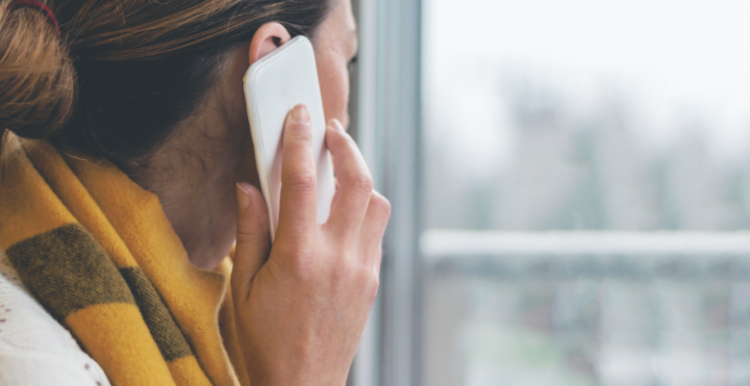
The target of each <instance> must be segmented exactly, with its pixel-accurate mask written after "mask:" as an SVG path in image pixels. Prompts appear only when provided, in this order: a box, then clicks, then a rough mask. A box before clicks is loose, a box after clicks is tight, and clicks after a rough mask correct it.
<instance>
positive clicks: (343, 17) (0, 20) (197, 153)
mask: <svg viewBox="0 0 750 386" xmlns="http://www.w3.org/2000/svg"><path fill="white" fill-rule="evenodd" d="M43 2H44V3H46V4H47V5H48V6H49V7H50V8H51V9H52V10H53V11H54V13H55V15H56V17H57V20H58V21H59V23H60V28H61V30H62V34H61V36H60V37H58V36H56V33H55V31H54V28H53V27H52V26H51V24H50V23H49V19H48V18H47V15H46V14H44V13H42V12H40V11H39V10H38V9H34V8H28V7H25V8H16V9H9V8H8V5H9V4H10V3H11V1H10V0H0V90H2V91H1V92H0V133H2V134H3V135H4V133H5V129H9V130H11V131H13V132H15V133H16V134H17V135H18V136H21V137H26V138H48V139H49V140H50V141H51V142H53V143H54V144H55V145H56V146H58V147H59V148H62V149H65V150H66V151H73V152H76V153H80V154H82V155H85V156H90V157H94V158H106V159H108V160H110V161H111V162H113V163H114V164H115V165H117V166H118V167H120V168H121V169H122V170H123V171H125V172H126V173H128V174H129V175H131V177H132V178H133V179H134V180H135V181H136V182H138V183H139V184H140V185H142V186H144V187H145V188H147V189H150V190H151V191H153V192H155V193H156V194H157V195H158V196H159V198H160V200H161V201H162V205H163V206H164V210H165V212H166V214H167V216H168V217H169V218H170V221H171V222H172V225H173V227H174V228H175V230H176V231H177V233H178V235H179V236H180V237H181V239H182V240H183V243H185V246H186V248H187V249H188V252H189V253H191V259H193V257H195V256H197V257H196V259H195V260H194V262H196V263H197V264H198V265H199V266H204V267H210V266H213V265H215V264H216V262H217V258H218V257H220V256H219V255H221V254H222V253H225V252H226V251H227V250H228V248H229V247H230V246H231V243H232V241H233V237H234V230H235V226H236V224H235V220H234V219H235V213H236V201H235V199H234V182H236V181H249V182H253V183H257V172H256V171H255V165H254V157H253V152H252V143H251V142H250V137H249V130H248V123H247V117H246V113H245V110H244V99H243V95H242V85H241V80H242V75H243V74H244V71H245V70H246V69H247V67H248V66H249V65H250V63H252V62H254V61H255V60H258V59H259V58H261V57H262V56H263V55H265V54H267V53H268V52H270V51H271V50H273V49H274V48H275V47H277V46H278V45H280V44H283V43H285V42H286V41H287V40H288V39H289V38H291V37H293V36H296V35H299V34H305V35H308V36H310V37H311V39H312V41H313V45H314V47H315V51H316V59H317V62H318V74H319V77H320V81H321V89H322V92H323V99H324V108H325V112H326V117H327V118H328V119H331V118H338V119H339V120H341V121H342V122H346V120H347V115H346V104H347V101H348V74H347V71H346V69H347V62H348V61H349V60H350V59H351V57H352V56H353V55H354V53H355V51H356V36H355V33H354V21H353V17H352V16H351V6H350V0H165V1H150V0H109V1H102V0H57V1H54V2H53V1H43Z"/></svg>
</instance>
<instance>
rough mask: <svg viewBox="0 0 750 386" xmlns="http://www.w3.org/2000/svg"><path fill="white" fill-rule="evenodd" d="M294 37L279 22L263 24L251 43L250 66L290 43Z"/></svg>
mask: <svg viewBox="0 0 750 386" xmlns="http://www.w3.org/2000/svg"><path fill="white" fill-rule="evenodd" d="M291 38H292V36H291V35H290V34H289V31H287V30H286V28H284V26H283V25H281V24H280V23H277V22H270V23H266V24H263V25H262V26H261V27H260V28H258V30H257V31H255V35H253V40H251V41H250V64H253V63H255V62H256V61H258V60H260V59H261V58H262V57H264V56H266V55H268V54H270V53H271V52H272V51H273V50H275V49H277V48H279V47H281V46H282V45H283V44H284V43H286V42H288V41H289V40H290V39H291Z"/></svg>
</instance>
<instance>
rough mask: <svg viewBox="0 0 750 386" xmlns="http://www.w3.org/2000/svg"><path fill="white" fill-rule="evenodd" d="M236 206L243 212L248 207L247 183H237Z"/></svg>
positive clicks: (248, 190) (248, 191)
mask: <svg viewBox="0 0 750 386" xmlns="http://www.w3.org/2000/svg"><path fill="white" fill-rule="evenodd" d="M237 204H238V205H239V207H240V210H241V211H243V212H244V211H246V210H247V208H249V207H250V184H248V183H247V182H238V183H237Z"/></svg>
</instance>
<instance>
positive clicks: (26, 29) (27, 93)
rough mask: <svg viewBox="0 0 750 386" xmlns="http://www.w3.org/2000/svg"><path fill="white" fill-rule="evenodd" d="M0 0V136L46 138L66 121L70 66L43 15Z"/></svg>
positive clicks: (71, 95)
mask: <svg viewBox="0 0 750 386" xmlns="http://www.w3.org/2000/svg"><path fill="white" fill-rule="evenodd" d="M10 3H11V2H10V1H7V0H6V1H2V0H0V53H2V54H1V55H0V90H3V91H2V93H0V131H1V130H2V129H9V130H11V131H13V132H14V133H16V134H17V135H18V136H20V137H25V138H48V137H49V136H51V135H52V133H54V132H55V131H56V130H57V129H59V128H61V127H62V126H63V125H64V124H65V123H66V122H67V121H68V119H69V117H70V115H71V112H72V110H73V106H74V102H75V95H76V79H75V78H76V76H75V68H74V66H73V62H72V60H71V59H70V57H69V55H68V50H67V48H66V47H65V46H64V44H63V41H62V40H61V39H60V38H59V37H58V36H57V33H56V31H55V27H54V25H52V24H51V23H50V19H49V16H48V15H47V14H45V13H44V12H40V10H39V9H35V8H33V7H9V5H10Z"/></svg>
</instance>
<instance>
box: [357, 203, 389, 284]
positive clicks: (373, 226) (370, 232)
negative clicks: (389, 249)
mask: <svg viewBox="0 0 750 386" xmlns="http://www.w3.org/2000/svg"><path fill="white" fill-rule="evenodd" d="M390 215H391V204H390V203H389V202H388V200H387V199H386V198H385V197H383V196H382V195H380V193H378V192H373V193H372V197H370V202H369V204H368V205H367V214H366V216H365V220H364V223H363V224H362V229H361V230H360V236H359V237H360V240H361V241H360V247H361V248H364V249H363V252H362V253H363V255H364V263H365V264H366V265H368V266H371V267H374V268H375V269H377V270H378V272H379V269H380V259H381V256H382V245H381V244H382V242H383V235H384V234H385V229H386V226H387V225H388V218H389V217H390Z"/></svg>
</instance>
